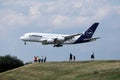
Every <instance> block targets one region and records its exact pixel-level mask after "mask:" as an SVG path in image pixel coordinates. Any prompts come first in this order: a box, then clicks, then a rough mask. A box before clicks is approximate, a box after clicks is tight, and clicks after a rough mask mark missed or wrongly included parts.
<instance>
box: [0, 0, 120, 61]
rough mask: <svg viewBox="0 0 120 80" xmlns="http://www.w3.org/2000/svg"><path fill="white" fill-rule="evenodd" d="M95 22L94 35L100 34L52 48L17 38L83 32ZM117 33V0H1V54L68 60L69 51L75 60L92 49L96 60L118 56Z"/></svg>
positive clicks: (119, 3)
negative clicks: (96, 26)
mask: <svg viewBox="0 0 120 80" xmlns="http://www.w3.org/2000/svg"><path fill="white" fill-rule="evenodd" d="M95 22H99V26H98V28H97V30H96V32H95V34H94V36H93V37H101V38H100V39H98V40H97V41H94V42H90V43H84V44H76V45H64V46H63V47H59V48H55V47H53V45H42V44H41V43H29V42H28V43H27V45H24V42H23V41H21V40H20V36H22V35H23V34H25V33H28V32H40V33H55V34H76V33H82V32H84V31H85V30H86V29H87V28H88V27H90V26H91V25H92V24H93V23H95ZM119 34H120V0H0V56H4V55H8V54H9V55H12V56H17V57H18V58H19V59H21V60H22V61H24V62H31V61H33V57H34V56H46V57H47V61H68V60H69V54H70V53H72V54H73V55H75V56H76V60H77V61H86V60H90V55H91V52H92V51H94V53H95V59H96V60H120V41H119V40H120V36H119Z"/></svg>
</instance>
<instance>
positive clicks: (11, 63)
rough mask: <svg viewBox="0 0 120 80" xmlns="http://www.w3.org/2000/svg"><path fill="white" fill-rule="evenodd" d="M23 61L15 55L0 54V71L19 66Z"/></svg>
mask: <svg viewBox="0 0 120 80" xmlns="http://www.w3.org/2000/svg"><path fill="white" fill-rule="evenodd" d="M23 65H24V63H23V61H21V60H20V59H17V57H15V56H13V57H12V56H11V55H6V56H0V72H3V71H7V70H10V69H14V68H17V67H20V66H23Z"/></svg>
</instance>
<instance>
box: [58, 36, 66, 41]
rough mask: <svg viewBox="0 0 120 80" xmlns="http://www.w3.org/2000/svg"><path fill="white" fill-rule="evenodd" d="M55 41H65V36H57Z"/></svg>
mask: <svg viewBox="0 0 120 80" xmlns="http://www.w3.org/2000/svg"><path fill="white" fill-rule="evenodd" d="M57 41H58V42H64V41H65V38H64V37H58V38H57Z"/></svg>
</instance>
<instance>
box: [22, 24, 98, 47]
mask: <svg viewBox="0 0 120 80" xmlns="http://www.w3.org/2000/svg"><path fill="white" fill-rule="evenodd" d="M98 25H99V23H94V24H93V25H92V26H91V27H89V28H88V29H87V30H86V31H85V32H84V33H78V34H73V35H63V34H48V33H26V34H24V35H23V36H21V37H20V39H21V40H23V41H24V44H25V45H26V42H27V41H28V42H41V43H42V45H48V44H53V47H62V46H63V45H64V44H78V43H86V42H91V41H95V40H96V39H99V37H95V38H92V36H93V34H94V32H95V30H96V28H97V26H98Z"/></svg>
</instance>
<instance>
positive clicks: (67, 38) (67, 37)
mask: <svg viewBox="0 0 120 80" xmlns="http://www.w3.org/2000/svg"><path fill="white" fill-rule="evenodd" d="M79 35H82V33H78V34H73V35H69V36H65V37H64V38H65V41H67V40H69V39H72V38H74V37H75V36H79Z"/></svg>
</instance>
